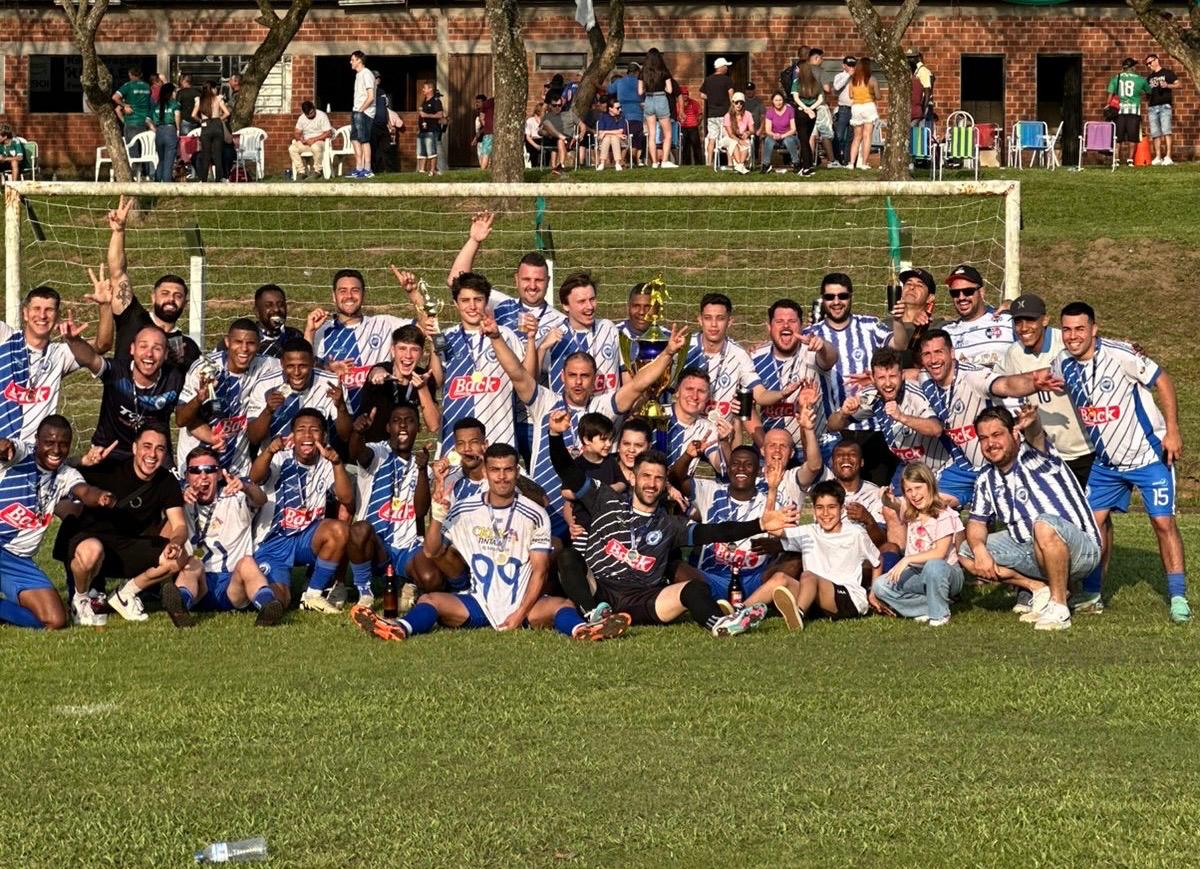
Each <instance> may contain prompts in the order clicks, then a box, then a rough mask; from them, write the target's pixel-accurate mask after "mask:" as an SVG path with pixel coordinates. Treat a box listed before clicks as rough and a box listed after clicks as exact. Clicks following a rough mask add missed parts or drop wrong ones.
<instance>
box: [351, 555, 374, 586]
mask: <svg viewBox="0 0 1200 869" xmlns="http://www.w3.org/2000/svg"><path fill="white" fill-rule="evenodd" d="M374 572H375V568H374V565H372V564H371V562H369V561H364V562H363V563H362V564H355V563H354V562H353V561H352V562H350V575H351V576H352V577H353V578H354V587H355V588H357V589H358V590H359V591H366V592H370V591H371V579H372V575H373V574H374Z"/></svg>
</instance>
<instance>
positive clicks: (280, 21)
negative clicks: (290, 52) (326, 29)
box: [229, 0, 313, 130]
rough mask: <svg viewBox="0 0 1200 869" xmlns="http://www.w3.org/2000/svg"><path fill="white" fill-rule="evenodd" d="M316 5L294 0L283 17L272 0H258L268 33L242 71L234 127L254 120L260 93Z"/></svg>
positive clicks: (232, 120) (260, 21)
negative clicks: (273, 6) (278, 13)
mask: <svg viewBox="0 0 1200 869" xmlns="http://www.w3.org/2000/svg"><path fill="white" fill-rule="evenodd" d="M312 4H313V0H291V2H290V3H289V5H288V10H287V12H285V13H284V15H283V17H282V18H280V17H279V16H278V15H277V14H276V13H275V10H274V9H273V8H272V7H271V3H270V0H258V6H259V9H260V10H261V11H262V14H261V15H260V16H259V17H258V19H257V22H256V23H258V24H261V25H262V26H263V27H265V28H267V33H266V35H265V36H264V37H263V40H262V42H260V43H259V45H258V48H257V49H255V51H254V56H253V57H251V58H250V63H249V64H247V65H246V68H245V69H243V70H240V75H241V77H242V87H241V90H240V91H239V92H238V95H237V100H236V101H235V102H234V104H233V105H232V106H230V107H229V109H230V112H231V113H232V117H230V119H229V124H230V126H231V127H232V128H233V129H235V130H240V129H241V128H242V127H248V126H250V125H251V124H253V123H254V106H255V103H257V102H258V92H259V90H261V89H262V84H263V82H264V81H265V80H266V78H267V76H268V75H270V73H271V70H272V69H274V68H275V65H276V64H277V63H279V61H280V60H282V59H283V53H284V52H285V51H287V47H288V45H290V44H291V41H292V39H293V38H294V37H295V35H296V32H297V31H298V30H299V29H300V25H301V24H303V23H304V18H305V16H306V15H308V10H310V9H311V8H312ZM288 108H290V107H288Z"/></svg>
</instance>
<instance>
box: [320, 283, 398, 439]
mask: <svg viewBox="0 0 1200 869" xmlns="http://www.w3.org/2000/svg"><path fill="white" fill-rule="evenodd" d="M401 274H402V275H406V276H407V277H408V279H409V280H408V281H407V283H406V284H405V288H406V289H408V290H409V296H410V298H411V297H412V291H411V289H410V288H412V289H415V287H416V279H415V278H413V277H412V276H411V275H408V273H407V272H402V273H401ZM366 294H367V282H366V280H365V279H364V278H363V276H362V272H360V271H358V270H357V269H341V270H339V271H337V272H335V273H334V276H333V304H334V308H335V313H334V317H333V319H330V317H329V312H328V311H326V310H325V309H324V308H314V309H313V310H312V311H310V312H309V314H308V320H307V321H306V322H305V324H304V338H305V340H306V341H308V342H309V343H310V344H312V346H313V350H314V351H315V352H316V355H317V359H318V360H319V361H320V362H321V363H322V364H323V365H324V366H325V367H326V368H328V369H329V370H330V371H332V372H333V373H334V374H336V375H337V376H338V377H339V378H341V381H342V386H343V387H344V388H345V389H346V407H347V408H349V411H350V414H351V416H354V415H356V414H357V413H358V393H359V390H360V389H361V388H362V385H363V383H364V382H365V381H366V379H367V373H368V372H369V371H370V370H371V366H373V365H377V364H379V363H381V362H386V361H387V358H388V356H389V355H390V354H391V345H390V344H389V341H388V339H389V336H391V334H392V333H393V332H395V331H396V330H397V329H399V328H400V327H401V326H407V325H408V324H410V323H412V322H413V321H412V320H405V319H401V318H400V317H393V316H392V315H391V314H364V313H363V309H362V306H363V299H364V298H365V297H366Z"/></svg>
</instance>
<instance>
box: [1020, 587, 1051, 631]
mask: <svg viewBox="0 0 1200 869" xmlns="http://www.w3.org/2000/svg"><path fill="white" fill-rule="evenodd" d="M1048 606H1050V586H1048V585H1046V586H1043V587H1042V588H1039V589H1038V590H1037V591H1035V592H1034V593H1033V597H1032V598H1030V600H1029V612H1027V613H1025V615H1023V616H1021V618H1020V620H1021V621H1023V622H1025V623H1026V624H1028V623H1030V622H1036V621H1038V620H1039V619H1040V618H1041V617H1042V613H1044V612H1045V611H1046V607H1048Z"/></svg>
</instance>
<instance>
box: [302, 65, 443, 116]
mask: <svg viewBox="0 0 1200 869" xmlns="http://www.w3.org/2000/svg"><path fill="white" fill-rule="evenodd" d="M367 68H368V69H371V70H374V71H375V72H378V73H379V74H380V75H381V76H382V80H383V83H382V85H381V87H382V90H383V92H384V93H385V94H387V95H388V100H389V104H390V105H391V107H392V109H393V110H395V111H397V112H415V111H416V110H417V103H418V101H419V97H418V94H419V93H420V89H421V83H422V82H425V81H434V80H435V79H436V78H437V58H436V57H435V56H434V55H432V54H413V55H407V56H403V57H386V56H380V57H372V56H368V57H367ZM316 79H317V80H316V87H315V89H314V90H315V92H316V100H315V102H316V104H317V108H321V109H326V110H327V111H333V112H348V111H350V110H351V105H350V104H351V103H352V102H353V100H354V70H352V69H351V68H350V56H349V55H341V54H338V55H326V56H324V57H318V58H316ZM443 90H444V88H443Z"/></svg>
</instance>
